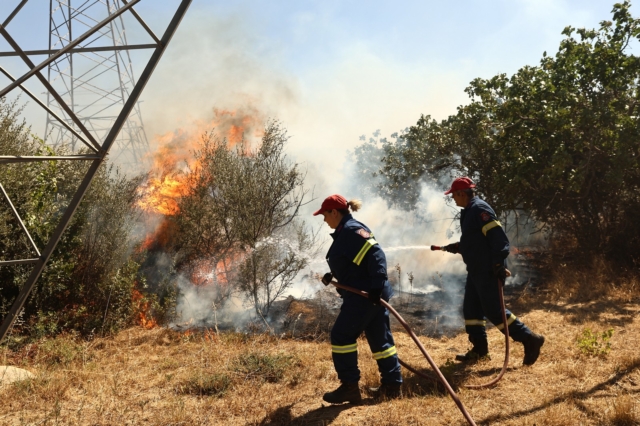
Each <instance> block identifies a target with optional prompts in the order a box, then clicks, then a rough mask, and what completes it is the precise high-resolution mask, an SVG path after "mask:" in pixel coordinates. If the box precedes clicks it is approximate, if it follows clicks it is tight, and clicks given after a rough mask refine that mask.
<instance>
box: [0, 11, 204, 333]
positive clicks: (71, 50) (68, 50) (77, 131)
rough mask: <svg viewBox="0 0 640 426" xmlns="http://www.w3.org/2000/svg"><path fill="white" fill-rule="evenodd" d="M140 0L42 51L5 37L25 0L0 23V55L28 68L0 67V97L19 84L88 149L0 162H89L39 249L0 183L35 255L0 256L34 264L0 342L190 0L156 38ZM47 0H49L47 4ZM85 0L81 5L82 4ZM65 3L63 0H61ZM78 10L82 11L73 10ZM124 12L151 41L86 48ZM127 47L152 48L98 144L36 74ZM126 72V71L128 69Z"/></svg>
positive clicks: (14, 262) (0, 328) (70, 108)
mask: <svg viewBox="0 0 640 426" xmlns="http://www.w3.org/2000/svg"><path fill="white" fill-rule="evenodd" d="M140 1H142V0H130V1H126V0H121V2H122V3H123V6H122V7H119V8H117V9H115V10H110V13H109V16H108V17H107V18H105V19H103V20H101V21H99V22H92V23H93V26H91V27H90V28H89V29H88V30H87V31H86V32H84V33H83V34H81V35H80V36H79V37H77V38H75V39H71V37H70V36H71V34H69V35H68V40H67V42H66V45H65V46H64V47H61V48H60V49H51V48H50V49H48V50H45V51H42V50H36V51H25V50H22V49H21V48H20V46H19V45H18V43H17V42H16V41H15V40H14V39H13V38H12V37H11V35H10V34H9V32H8V31H7V26H8V25H9V23H10V22H11V21H12V20H13V18H14V17H15V16H16V15H17V14H18V13H19V12H20V9H22V7H23V6H24V5H25V4H26V3H27V0H22V1H21V2H20V4H18V6H17V7H16V8H15V9H14V11H13V12H12V13H11V14H10V15H9V16H8V17H7V19H6V20H5V21H4V22H3V23H2V24H1V25H0V34H1V35H2V36H3V37H4V38H5V40H6V41H7V42H8V43H9V45H10V46H11V47H12V49H13V52H0V57H3V56H5V57H6V56H19V57H20V58H21V59H22V60H23V61H24V63H25V64H26V65H27V66H28V67H29V68H30V70H29V71H28V72H27V73H25V74H24V75H22V76H20V77H18V78H15V77H13V76H11V75H10V74H9V73H8V72H7V71H6V70H5V69H4V68H2V67H0V71H1V72H2V73H3V74H4V75H5V76H6V77H7V78H8V79H9V80H10V81H11V83H10V84H9V85H8V86H6V87H5V88H4V89H2V90H0V98H2V97H4V96H6V95H7V94H8V93H9V92H11V91H13V90H14V89H16V88H20V89H22V90H23V91H24V92H25V93H26V94H27V95H28V96H29V97H30V98H32V99H33V100H34V101H35V102H36V103H37V104H38V105H40V106H41V107H43V108H44V109H45V110H46V111H47V112H48V113H49V115H50V117H52V118H53V119H55V120H56V121H57V122H58V123H59V124H60V125H61V126H63V127H64V128H65V129H66V130H68V131H69V132H70V133H71V134H72V135H73V136H74V137H75V138H77V139H78V140H80V141H81V142H82V143H83V144H84V145H85V146H86V147H87V148H88V149H89V151H90V153H89V154H77V155H63V156H46V155H43V156H17V155H0V167H1V166H2V164H8V163H29V162H34V161H51V160H57V161H74V160H75V161H78V160H80V161H89V162H90V163H91V164H90V166H89V169H88V171H87V172H86V174H85V176H84V178H83V179H82V181H81V183H80V186H79V187H78V189H77V191H76V193H75V194H74V196H73V197H72V198H71V201H70V203H69V205H68V206H67V208H66V210H65V211H64V214H63V215H62V217H61V219H60V222H59V223H58V225H57V226H56V228H55V230H54V232H53V234H52V236H51V238H50V239H49V241H48V242H47V244H46V245H45V247H44V248H43V249H42V251H40V250H38V247H37V246H36V244H35V243H34V241H33V239H32V238H31V235H30V234H29V231H28V230H27V228H26V227H25V225H24V222H23V221H22V219H21V218H20V215H19V214H18V211H17V210H16V208H15V206H14V204H13V203H12V201H11V199H10V198H9V195H8V194H7V192H6V191H5V189H4V187H2V185H1V184H0V192H1V193H2V197H3V198H4V199H5V200H6V201H7V202H8V204H9V206H10V208H11V212H12V213H13V215H14V217H15V218H16V220H17V222H18V224H19V225H20V228H21V231H22V232H23V233H25V234H26V236H27V239H28V241H29V242H30V245H31V246H32V247H31V248H32V249H33V250H34V253H36V255H37V257H34V258H27V259H14V260H5V261H0V266H3V265H17V264H29V263H32V264H34V266H33V269H32V271H31V273H30V275H29V277H28V278H27V280H26V281H25V283H24V284H23V286H22V288H21V290H20V293H19V294H18V297H17V298H16V300H15V302H14V303H13V305H12V307H11V309H10V311H9V313H8V314H7V316H6V317H5V318H4V320H3V322H2V326H0V341H2V340H3V339H4V338H5V336H6V335H7V333H8V331H9V329H10V328H11V326H12V324H13V322H14V320H15V318H16V316H17V315H18V314H19V312H20V310H21V309H22V307H23V306H24V304H25V302H26V300H27V297H28V296H29V294H30V293H31V290H32V289H33V287H34V286H35V284H36V281H37V280H38V278H39V277H40V274H41V273H42V271H43V269H44V267H45V266H46V264H47V262H48V261H49V259H50V257H51V254H52V253H53V251H54V249H55V248H56V245H57V244H58V242H59V241H60V238H61V237H62V235H63V233H64V231H65V229H66V228H67V225H68V224H69V222H70V221H71V218H72V217H73V214H74V213H75V211H76V209H77V207H78V205H79V204H80V202H81V201H82V199H83V197H84V195H85V193H86V191H87V189H88V188H89V185H90V184H91V181H92V180H93V178H94V176H95V175H96V173H97V171H98V169H99V167H100V165H101V164H102V163H103V162H104V160H105V157H106V156H107V154H108V153H109V151H110V150H111V148H112V147H113V145H114V142H115V141H116V138H117V137H118V134H119V133H120V131H121V130H122V129H123V127H124V126H125V124H126V121H127V118H128V117H129V115H130V114H131V113H132V112H133V111H134V109H135V107H136V105H137V102H138V99H139V97H140V94H141V93H142V91H143V89H144V87H145V86H146V84H147V82H148V81H149V78H150V77H151V74H153V71H154V70H155V67H156V65H157V64H158V62H159V61H160V58H161V57H162V55H163V53H164V52H165V50H166V48H167V45H168V44H169V42H170V41H171V39H172V37H173V35H174V34H175V32H176V29H177V28H178V25H179V24H180V22H181V21H182V18H183V17H184V15H185V13H186V12H187V9H188V8H189V6H190V4H191V1H192V0H180V4H179V6H178V7H177V10H176V12H175V14H174V15H173V18H172V19H171V21H170V23H169V25H168V26H167V28H166V30H165V32H164V34H163V36H162V37H161V38H158V37H157V36H156V35H155V34H154V33H153V32H152V31H151V29H150V28H149V27H148V26H147V24H146V23H145V22H144V21H143V20H142V18H141V17H140V15H139V14H138V13H137V12H136V11H135V10H134V8H133V6H135V5H136V4H138V3H139V2H140ZM52 2H53V0H51V4H52ZM87 3H89V1H87V2H85V3H84V5H87ZM67 4H68V2H67ZM110 4H111V5H113V4H115V3H114V1H113V0H107V5H110ZM78 13H83V12H82V11H79V12H78ZM124 13H130V14H132V15H133V16H134V17H135V19H136V20H137V21H138V22H139V23H140V25H141V26H142V27H143V28H144V29H145V31H146V32H147V33H148V34H149V36H150V37H151V38H152V39H153V40H154V43H153V44H144V45H139V44H138V45H128V44H126V39H123V40H120V41H121V42H122V44H119V45H114V46H96V47H91V46H90V42H91V37H92V36H94V35H95V34H99V33H101V32H102V33H104V31H111V30H110V29H109V27H108V26H109V25H112V24H113V22H114V20H116V19H118V18H119V17H121V16H122V15H123V14H124ZM86 21H93V19H88V18H87V19H86ZM97 39H99V37H97V38H95V39H93V40H94V41H95V40H97ZM87 40H89V44H85V45H84V46H80V45H81V43H83V42H85V41H87ZM131 49H154V50H153V53H152V55H151V58H150V59H149V61H148V63H147V65H146V67H145V68H144V70H143V71H142V73H141V74H140V77H139V78H138V80H137V82H135V84H134V85H133V88H132V89H131V90H130V91H125V92H124V95H125V96H126V99H125V101H124V104H123V107H122V109H121V110H120V112H119V114H118V115H117V116H116V118H115V122H114V123H113V125H112V126H111V127H110V128H109V129H108V131H107V132H106V136H105V137H104V139H103V140H102V142H101V143H100V142H99V141H98V139H97V138H96V137H95V136H94V134H92V133H91V132H90V131H89V129H88V128H87V127H86V126H85V124H84V123H83V121H86V120H82V119H81V118H80V117H79V116H78V114H77V112H75V111H74V108H73V103H72V104H71V106H70V105H69V104H67V103H66V102H65V100H64V99H63V97H62V96H61V95H60V93H59V92H57V91H56V89H55V88H54V87H53V85H52V84H51V83H50V81H49V80H47V79H46V78H45V77H44V76H43V75H42V73H41V71H42V70H44V69H45V68H46V67H49V66H51V65H52V64H53V65H54V66H55V64H56V62H57V61H58V60H59V59H60V58H62V57H63V56H71V55H73V54H78V55H82V54H85V53H88V52H92V53H95V52H109V51H112V52H113V51H128V50H131ZM42 54H47V55H49V57H48V58H47V59H45V60H44V61H42V62H41V63H39V64H37V65H36V64H34V63H33V62H32V61H31V59H29V56H32V55H42ZM127 72H130V70H128V71H127ZM31 77H36V78H37V79H38V80H40V82H41V83H42V85H43V86H44V87H45V88H46V90H47V96H51V97H52V98H53V99H55V101H56V102H57V105H58V106H59V107H60V108H61V109H62V111H63V112H64V114H66V116H67V117H68V120H65V119H64V118H62V117H61V116H60V115H59V114H56V113H55V111H53V108H51V106H48V105H47V104H46V103H45V102H43V101H41V100H39V99H38V98H37V97H36V96H35V95H34V94H33V93H32V92H30V91H28V90H27V89H26V88H25V87H24V86H23V84H24V83H25V82H26V81H27V80H29V79H30V78H31ZM94 84H95V85H96V87H97V88H99V86H98V85H99V81H96V82H95V83H94ZM0 154H2V153H0Z"/></svg>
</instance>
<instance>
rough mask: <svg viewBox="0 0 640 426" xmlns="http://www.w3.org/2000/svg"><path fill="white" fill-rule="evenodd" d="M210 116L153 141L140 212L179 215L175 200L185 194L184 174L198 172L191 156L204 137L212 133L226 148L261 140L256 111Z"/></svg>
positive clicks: (262, 131) (260, 126)
mask: <svg viewBox="0 0 640 426" xmlns="http://www.w3.org/2000/svg"><path fill="white" fill-rule="evenodd" d="M213 114H214V117H213V118H212V119H211V120H210V121H208V122H198V123H196V125H195V126H194V127H195V128H194V129H193V130H190V131H185V130H182V129H179V130H177V131H174V132H169V133H166V134H164V135H161V136H158V137H157V138H156V141H155V143H156V145H157V146H158V149H157V150H156V152H155V153H153V154H152V155H153V167H152V170H151V177H150V178H149V179H148V181H147V182H146V183H145V184H144V185H142V186H141V188H140V190H139V192H138V194H139V195H140V200H139V201H138V207H140V208H141V209H142V210H143V211H146V212H152V213H158V214H161V215H165V216H171V215H175V214H177V213H178V211H179V207H178V200H179V199H180V197H182V196H184V195H186V194H187V193H188V188H187V185H186V176H185V174H184V171H186V170H195V169H197V166H198V164H196V162H195V160H194V159H193V152H194V151H196V150H197V149H198V148H199V145H200V142H201V137H202V135H204V134H205V133H207V132H209V131H211V130H214V131H215V133H216V134H217V136H218V137H221V138H224V139H226V140H227V143H228V144H229V146H234V145H236V144H238V143H240V142H242V141H243V140H245V138H246V137H247V136H248V137H250V138H260V137H262V135H263V133H264V128H263V123H264V120H263V119H262V115H261V114H260V113H259V112H258V111H257V110H256V109H255V108H251V107H249V108H244V109H242V110H232V111H229V110H221V109H214V110H213ZM249 142H251V141H250V140H249Z"/></svg>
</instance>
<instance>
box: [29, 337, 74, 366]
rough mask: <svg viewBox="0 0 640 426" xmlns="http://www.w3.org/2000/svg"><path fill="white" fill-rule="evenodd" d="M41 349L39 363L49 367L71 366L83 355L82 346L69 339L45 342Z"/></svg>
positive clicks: (62, 338)
mask: <svg viewBox="0 0 640 426" xmlns="http://www.w3.org/2000/svg"><path fill="white" fill-rule="evenodd" d="M39 349H40V350H39V353H38V362H41V363H44V364H46V365H49V366H54V365H65V366H66V365H69V364H71V363H72V362H73V361H74V360H76V359H77V358H78V357H79V356H80V354H81V353H82V345H80V344H78V343H76V342H75V341H74V340H73V339H71V338H68V337H59V338H56V339H50V340H44V341H43V342H42V344H41V345H40V348H39Z"/></svg>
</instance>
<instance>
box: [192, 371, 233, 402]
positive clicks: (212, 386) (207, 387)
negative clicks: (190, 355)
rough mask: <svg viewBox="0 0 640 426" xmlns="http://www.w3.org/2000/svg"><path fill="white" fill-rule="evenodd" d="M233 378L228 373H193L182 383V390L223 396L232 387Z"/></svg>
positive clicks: (197, 393) (196, 393) (194, 393)
mask: <svg viewBox="0 0 640 426" xmlns="http://www.w3.org/2000/svg"><path fill="white" fill-rule="evenodd" d="M231 385H232V383H231V379H230V378H229V376H227V375H226V374H209V373H204V374H198V375H193V376H191V377H190V378H189V379H187V381H186V382H185V383H184V384H183V385H182V387H181V391H182V392H183V393H187V394H191V395H207V396H215V397H218V398H221V397H223V396H224V395H225V394H226V393H227V391H228V390H229V389H231Z"/></svg>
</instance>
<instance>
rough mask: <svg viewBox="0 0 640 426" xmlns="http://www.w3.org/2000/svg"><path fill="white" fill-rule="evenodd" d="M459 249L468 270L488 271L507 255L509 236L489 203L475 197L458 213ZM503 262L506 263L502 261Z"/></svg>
mask: <svg viewBox="0 0 640 426" xmlns="http://www.w3.org/2000/svg"><path fill="white" fill-rule="evenodd" d="M460 226H461V228H462V236H461V237H460V246H459V248H458V249H459V251H460V254H461V255H462V259H463V260H464V263H466V264H467V271H469V272H487V271H491V269H492V267H493V265H495V264H496V263H504V262H505V259H506V258H507V256H508V255H509V239H508V238H507V234H506V233H505V232H504V229H503V228H502V225H501V224H500V222H499V221H498V219H497V218H496V213H495V212H494V211H493V209H492V208H491V206H490V205H489V204H487V203H486V202H485V201H483V200H481V199H480V198H478V197H473V198H472V199H471V200H470V201H469V205H467V207H466V208H464V209H463V210H462V212H461V213H460ZM505 266H506V264H505Z"/></svg>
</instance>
